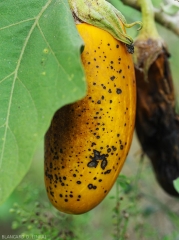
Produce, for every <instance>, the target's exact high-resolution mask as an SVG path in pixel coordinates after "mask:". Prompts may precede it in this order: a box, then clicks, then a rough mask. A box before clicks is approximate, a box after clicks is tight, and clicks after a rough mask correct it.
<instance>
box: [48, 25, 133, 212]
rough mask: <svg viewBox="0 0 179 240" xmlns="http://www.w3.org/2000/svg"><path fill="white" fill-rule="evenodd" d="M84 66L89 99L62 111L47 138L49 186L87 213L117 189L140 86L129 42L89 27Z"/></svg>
mask: <svg viewBox="0 0 179 240" xmlns="http://www.w3.org/2000/svg"><path fill="white" fill-rule="evenodd" d="M77 28H78V31H79V33H80V35H81V37H82V38H83V40H84V42H85V49H84V51H83V53H82V62H83V65H84V69H85V72H86V78H87V84H88V93H87V96H86V97H85V98H84V99H82V100H80V101H78V102H76V103H73V104H70V105H67V106H64V107H63V108H61V109H60V110H58V111H57V112H56V113H55V115H54V118H53V120H52V123H51V126H50V128H49V130H48V131H47V133H46V136H45V184H46V189H47V194H48V197H49V199H50V201H51V202H52V204H53V205H54V206H55V207H56V208H57V209H59V210H60V211H62V212H66V213H72V214H81V213H84V212H87V211H89V210H91V209H92V208H94V207H95V206H96V205H98V204H99V203H100V202H101V201H102V199H103V198H104V197H105V196H106V195H107V194H108V192H109V190H110V189H111V187H112V186H113V184H114V182H115V180H116V178H117V176H118V174H119V172H120V170H121V168H122V166H123V164H124V161H125V159H126V156H127V154H128V151H129V148H130V144H131V141H132V136H133V130H134V124H135V110H136V83H135V75H134V67H133V62H132V57H131V55H130V54H129V53H128V52H127V49H126V46H125V44H123V43H121V42H119V41H117V40H116V39H114V38H113V37H112V36H111V35H110V34H109V33H107V32H106V31H104V30H101V29H99V28H96V27H94V26H91V25H88V24H85V23H83V24H80V25H77Z"/></svg>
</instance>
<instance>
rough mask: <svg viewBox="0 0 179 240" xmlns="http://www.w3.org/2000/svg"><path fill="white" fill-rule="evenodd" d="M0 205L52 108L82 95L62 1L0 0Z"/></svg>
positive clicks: (74, 38) (76, 45)
mask: <svg viewBox="0 0 179 240" xmlns="http://www.w3.org/2000/svg"><path fill="white" fill-rule="evenodd" d="M0 19H1V20H0V69H1V71H0V106H1V107H0V203H3V202H4V201H5V200H6V198H7V197H8V196H9V195H10V193H11V192H12V191H13V189H14V188H15V187H16V186H17V185H18V183H19V182H20V181H21V180H22V178H23V177H24V175H25V174H26V172H27V171H28V168H29V166H30V163H31V159H32V157H33V154H34V151H35V149H36V146H37V144H38V143H39V141H40V140H42V138H43V136H44V134H45V132H46V130H47V128H48V126H49V124H50V120H51V118H52V116H53V114H54V112H55V111H56V110H57V109H58V108H60V107H62V106H63V105H65V104H67V103H71V102H74V101H76V100H78V99H80V98H82V97H83V96H84V95H85V93H86V83H85V78H84V70H83V67H82V64H81V58H80V49H81V47H82V44H83V43H82V40H81V38H80V37H79V35H78V32H77V31H76V27H75V24H74V21H73V18H72V15H71V12H70V10H69V6H68V1H67V0H26V1H24V0H16V1H14V0H8V1H5V0H1V2H0Z"/></svg>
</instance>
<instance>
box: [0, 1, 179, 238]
mask: <svg viewBox="0 0 179 240" xmlns="http://www.w3.org/2000/svg"><path fill="white" fill-rule="evenodd" d="M7 2H8V5H7ZM17 2H18V4H19V5H18V4H17ZM25 2H26V1H20V0H18V1H16V3H15V1H13V0H9V1H1V3H0V16H1V19H2V20H3V21H0V34H1V32H2V33H3V31H4V32H5V35H4V34H2V35H0V37H1V39H0V46H1V49H2V51H1V52H0V61H1V62H0V65H1V66H4V67H2V70H1V73H0V79H2V80H0V96H3V98H0V99H2V103H1V106H2V108H1V111H2V113H1V114H0V126H1V127H0V134H1V135H0V136H1V137H0V141H1V144H2V145H4V150H5V151H4V153H2V152H0V156H1V158H0V159H2V154H3V155H5V156H6V157H7V159H8V161H4V162H2V166H1V170H0V183H1V184H2V183H3V182H4V181H7V184H8V186H9V188H8V189H7V190H8V191H7V192H6V189H5V188H4V190H2V189H0V199H1V201H3V198H4V199H5V197H6V196H7V195H8V194H9V193H10V190H11V191H12V189H13V186H14V185H15V184H17V183H18V182H19V181H20V179H21V178H22V176H23V175H24V174H25V172H26V171H27V168H28V167H29V165H30V160H31V159H30V158H32V155H33V152H34V151H35V147H36V145H37V143H38V142H39V141H40V139H42V137H43V134H44V132H45V129H47V126H48V124H49V122H50V119H51V116H52V115H53V113H54V111H55V110H56V109H57V108H58V107H60V106H62V105H63V104H65V103H67V102H71V101H75V99H78V98H80V97H82V96H83V94H84V92H85V83H84V80H83V70H82V67H81V65H80V62H79V60H77V62H76V63H75V61H74V59H78V58H77V57H75V56H78V57H79V54H80V51H79V50H80V47H81V45H82V42H81V40H80V39H79V37H78V35H76V32H75V28H74V24H73V21H72V19H71V20H69V19H70V18H71V17H70V15H69V12H68V8H67V7H66V1H58V2H59V3H61V5H59V6H58V7H59V8H56V6H55V5H54V4H55V3H56V2H57V1H47V0H41V1H35V0H32V1H28V2H29V7H27V5H26V4H24V3H25ZM50 2H51V4H50V5H48V3H50ZM111 2H112V3H113V4H114V5H115V6H116V7H117V8H119V9H120V11H121V12H123V14H125V16H126V18H127V21H128V22H133V21H135V20H139V19H141V15H140V13H139V12H137V11H136V10H133V9H131V8H129V7H126V6H124V5H123V4H122V3H120V1H118V0H111ZM153 3H154V4H155V6H157V7H159V6H160V4H161V1H160V0H154V1H153ZM46 4H47V5H48V7H46V8H45V9H44V12H43V14H41V17H40V15H39V14H40V10H39V9H42V7H43V6H46ZM3 7H4V8H5V7H6V11H5V9H4V8H3ZM20 8H21V9H23V8H24V10H23V11H22V10H21V11H18V10H19V9H20ZM7 9H8V11H7ZM17 11H18V13H19V14H17ZM5 13H7V14H9V15H10V16H11V17H10V19H11V22H8V21H7V19H9V18H8V17H7V16H6V15H4V14H5ZM17 15H18V16H17ZM38 17H39V19H38ZM17 18H18V19H17ZM24 19H25V20H24ZM37 19H38V21H37ZM47 19H48V21H47ZM60 19H63V22H64V21H65V24H63V26H62V25H61V26H60V32H63V34H62V36H60V35H59V34H60V33H58V32H57V29H58V27H59V24H60V21H61V20H60ZM35 21H37V23H38V24H37V25H34V24H35ZM16 22H17V23H18V24H14V23H16ZM3 24H4V25H3ZM11 25H12V26H11ZM6 26H8V27H7V28H6ZM33 26H34V28H33V31H32V35H31V36H29V40H28V42H27V43H26V45H24V39H25V37H26V36H27V35H28V33H29V31H30V29H32V27H33ZM57 26H58V27H57ZM157 28H158V30H159V33H160V35H161V36H162V37H163V38H164V39H165V41H166V42H167V44H168V48H169V51H170V53H171V58H170V63H171V70H172V75H173V79H174V83H175V89H176V94H178V93H179V82H178V81H179V79H178V76H179V69H178V58H179V48H178V47H177V46H178V42H179V40H178V37H176V36H175V35H174V34H173V33H171V32H169V31H168V30H166V29H165V28H163V27H162V26H159V25H158V24H157ZM40 29H42V31H41V30H40ZM129 33H130V35H131V36H133V37H135V34H136V30H134V29H130V30H129ZM4 36H7V37H6V39H5V41H4V40H3V39H4V38H2V37H4ZM56 36H60V38H59V39H56ZM72 36H73V38H72ZM44 37H45V38H44ZM67 37H68V38H69V39H68V38H67ZM45 39H48V41H45ZM2 40H3V41H2ZM34 42H35V44H34ZM59 42H60V44H58V43H59ZM61 44H62V45H61ZM63 44H64V45H63ZM69 45H70V46H72V48H73V50H71V49H70V51H69ZM7 46H13V47H7ZM14 46H21V47H20V48H15V47H14ZM61 46H63V47H61ZM22 50H23V52H22ZM22 53H23V56H21V54H22ZM34 54H35V55H34ZM64 55H65V56H68V57H65V59H68V61H67V62H64V61H63V59H64ZM5 56H6V57H5ZM9 56H11V57H12V56H13V59H10V58H9ZM19 56H21V58H20V59H19ZM72 63H73V64H72ZM5 66H6V67H5ZM72 66H73V68H72ZM32 68H33V72H34V74H33V76H30V72H31V69H32ZM60 69H66V71H60ZM74 69H77V70H76V72H75V74H76V76H74V81H75V85H73V84H71V81H70V83H69V80H70V79H71V77H72V76H71V73H70V70H71V72H74ZM59 72H61V73H63V74H62V76H61V75H59ZM44 74H45V75H44ZM49 78H50V79H51V82H50V83H49V81H48V79H49ZM58 78H59V79H58ZM57 80H58V81H57ZM62 80H65V81H63V82H62ZM65 82H66V84H68V87H70V90H68V91H67V92H65V89H67V88H66V85H65ZM41 87H43V91H42V90H41V89H42V88H41ZM49 88H50V91H49ZM7 89H8V90H7ZM45 89H46V90H45ZM47 89H48V91H47ZM57 89H58V90H57ZM74 89H76V92H74ZM58 91H59V92H58ZM11 93H12V95H11ZM54 93H55V94H54ZM62 93H63V94H65V95H66V96H68V97H69V98H65V97H62V96H63V94H62ZM10 96H11V97H10ZM25 96H28V98H25ZM59 96H60V97H59ZM10 99H11V102H10ZM44 100H45V102H44ZM37 101H38V103H37ZM5 106H6V107H5ZM7 106H8V107H7ZM37 106H40V108H41V109H43V112H39V111H38V109H37ZM19 107H20V108H19ZM7 109H9V110H8V111H9V112H7ZM7 116H8V122H7V121H6V120H5V119H7ZM14 116H16V117H14ZM17 116H18V118H17ZM27 122H28V129H27V125H26V123H27ZM32 123H33V124H32ZM17 125H18V129H17V130H16V131H17V132H14V129H15V128H14V127H15V126H17ZM32 126H33V127H32ZM5 132H6V135H7V136H8V138H7V142H6V143H3V136H4V134H5ZM22 132H24V133H26V134H27V135H26V136H28V139H24V137H23V136H24V135H23V134H22ZM34 134H36V135H34ZM14 135H15V136H16V139H17V142H16V145H14V146H16V147H14V148H10V150H9V148H8V146H9V145H8V144H12V143H13V142H14V141H15V138H14ZM27 140H28V141H27ZM8 141H9V142H8ZM22 143H23V144H24V145H21V146H23V147H22V149H20V148H19V144H22ZM29 146H30V149H29ZM18 151H19V153H20V155H19V156H20V158H21V161H19V160H17V158H16V156H17V152H18ZM20 158H19V159H20ZM22 159H23V160H22ZM10 160H11V162H9V161H10ZM0 162H1V160H0ZM7 169H8V171H7ZM17 173H18V177H17V178H15V182H14V183H13V181H12V179H13V178H12V176H13V174H16V175H17ZM4 186H5V185H4ZM2 191H3V192H2ZM178 204H179V201H178V199H174V198H171V197H170V196H168V195H167V194H165V193H164V192H163V190H161V188H160V187H159V186H158V184H157V182H156V180H155V177H154V174H153V170H152V168H151V165H150V162H149V160H148V159H147V158H146V157H144V159H143V160H141V148H140V146H139V144H138V141H137V138H136V137H135V136H134V139H133V144H132V147H131V150H130V154H129V156H128V159H127V161H126V164H125V166H124V168H123V170H122V173H121V174H120V177H119V179H118V181H117V182H116V184H115V186H114V187H113V189H112V190H111V192H110V193H109V195H108V196H107V197H106V199H105V200H104V201H103V202H102V203H101V204H100V205H99V206H98V207H96V208H95V209H94V210H92V211H90V212H89V213H86V214H83V215H79V216H71V215H66V214H61V213H59V212H57V211H56V210H55V209H54V208H53V207H52V206H51V205H50V204H49V201H48V199H47V196H46V193H45V188H44V182H43V142H40V143H39V145H38V148H37V150H36V154H35V156H34V158H33V163H32V165H31V168H30V171H29V172H28V173H27V174H26V175H25V177H24V178H23V180H22V182H21V183H20V184H19V186H18V187H17V188H16V190H15V191H14V192H13V194H12V195H11V196H10V198H8V200H7V201H6V202H5V203H4V204H3V205H2V206H1V207H0V236H1V235H2V234H4V235H6V234H7V235H8V234H28V235H30V234H45V235H46V237H47V239H79V240H80V239H83V240H84V239H85V240H88V239H89V240H93V239H100V240H101V239H104V240H114V239H115V240H123V239H131V240H150V239H156V240H157V239H160V240H178V239H179V234H178V227H179V208H178ZM57 236H58V237H57Z"/></svg>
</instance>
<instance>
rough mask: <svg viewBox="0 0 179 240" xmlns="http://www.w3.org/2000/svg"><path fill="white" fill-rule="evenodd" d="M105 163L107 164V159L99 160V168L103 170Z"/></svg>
mask: <svg viewBox="0 0 179 240" xmlns="http://www.w3.org/2000/svg"><path fill="white" fill-rule="evenodd" d="M107 164H108V161H107V159H103V161H102V162H101V168H102V169H103V170H104V169H105V168H106V166H107Z"/></svg>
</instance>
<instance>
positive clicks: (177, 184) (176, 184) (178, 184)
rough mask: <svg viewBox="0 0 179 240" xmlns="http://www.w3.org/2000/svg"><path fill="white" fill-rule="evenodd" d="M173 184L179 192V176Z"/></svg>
mask: <svg viewBox="0 0 179 240" xmlns="http://www.w3.org/2000/svg"><path fill="white" fill-rule="evenodd" d="M173 185H174V188H175V190H176V191H177V192H178V193H179V178H177V179H175V180H174V181H173Z"/></svg>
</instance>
